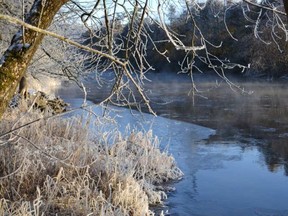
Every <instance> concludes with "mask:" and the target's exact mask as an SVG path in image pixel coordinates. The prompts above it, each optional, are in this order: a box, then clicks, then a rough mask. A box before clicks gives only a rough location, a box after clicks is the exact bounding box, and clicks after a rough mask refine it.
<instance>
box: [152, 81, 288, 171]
mask: <svg viewBox="0 0 288 216" xmlns="http://www.w3.org/2000/svg"><path fill="white" fill-rule="evenodd" d="M159 82H160V83H159ZM190 85H191V84H190V83H189V82H187V81H185V80H184V81H183V80H181V79H179V80H177V78H174V79H173V80H172V81H171V80H170V82H169V80H165V81H163V82H161V80H159V79H158V80H157V81H156V82H152V83H149V84H148V86H147V87H148V88H149V89H151V92H152V94H151V98H152V99H153V100H152V101H153V102H154V103H153V104H152V105H153V107H154V109H155V110H156V111H157V112H158V114H159V115H161V116H165V117H168V118H172V119H177V120H181V121H186V122H192V123H196V124H199V125H203V126H206V127H210V128H213V129H216V134H215V135H214V136H211V137H210V139H209V140H208V142H210V143H215V142H216V141H224V140H226V141H227V140H231V141H233V140H234V141H240V142H242V143H247V144H251V143H250V142H247V139H249V138H253V139H257V140H258V141H259V142H257V143H258V144H257V145H258V147H259V151H260V152H261V153H262V154H263V156H264V161H265V162H266V164H267V167H268V169H269V170H270V171H275V170H277V169H278V168H279V167H280V166H283V167H284V170H285V175H288V173H287V169H288V142H287V140H288V139H287V138H288V133H287V132H288V130H287V129H288V124H287V122H288V100H287V98H288V87H287V85H286V84H285V83H260V82H248V83H247V82H241V83H239V85H240V86H241V87H243V88H244V89H246V90H247V91H248V90H249V91H253V94H251V95H249V94H242V93H241V92H240V91H233V90H231V88H230V87H229V86H228V85H226V84H225V83H220V84H219V82H218V83H217V84H216V83H215V82H203V81H201V82H198V83H197V85H198V86H197V87H198V89H200V90H203V91H202V92H201V97H200V96H195V97H194V98H193V97H192V96H189V95H188V93H189V90H190ZM165 86H166V88H165ZM167 86H169V87H167ZM157 98H161V100H162V101H170V102H169V103H168V104H165V105H161V103H157ZM206 98H207V99H206ZM193 102H194V103H193Z"/></svg>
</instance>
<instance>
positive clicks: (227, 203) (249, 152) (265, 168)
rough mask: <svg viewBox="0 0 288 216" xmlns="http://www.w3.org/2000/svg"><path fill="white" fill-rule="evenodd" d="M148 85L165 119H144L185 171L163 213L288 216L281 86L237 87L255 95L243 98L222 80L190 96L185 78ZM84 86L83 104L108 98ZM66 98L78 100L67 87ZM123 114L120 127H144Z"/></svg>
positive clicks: (287, 120) (286, 110) (285, 101)
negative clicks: (86, 100)
mask: <svg viewBox="0 0 288 216" xmlns="http://www.w3.org/2000/svg"><path fill="white" fill-rule="evenodd" d="M151 79H152V80H153V82H151V83H147V84H146V86H147V90H148V89H149V91H148V94H149V96H150V100H151V102H152V106H153V108H154V110H155V111H156V112H157V113H158V115H159V116H162V117H165V118H156V119H157V120H154V118H153V117H152V116H150V115H145V119H148V120H147V121H148V123H147V124H149V122H150V123H151V122H154V126H153V130H154V134H156V135H158V136H159V138H160V139H161V140H162V142H163V143H170V151H171V152H172V154H173V155H174V156H175V158H176V160H177V162H178V164H179V166H180V168H181V169H182V170H183V171H184V173H185V177H184V179H183V180H182V181H180V182H178V183H176V184H175V187H176V191H174V192H172V193H171V194H170V196H169V198H168V200H167V201H166V205H167V207H165V208H164V210H166V209H167V210H168V212H169V214H170V215H175V216H176V215H195V216H198V215H199V216H200V215H201V216H206V215H207V216H230V215H232V216H233V215H236V216H237V215H239V216H240V215H255V216H258V215H263V216H266V215H267V216H268V215H269V216H270V215H273V216H274V215H277V216H278V215H279V216H280V215H287V216H288V176H287V175H288V130H287V128H288V87H287V85H286V83H265V82H261V83H260V82H247V81H246V82H243V81H241V83H239V85H240V86H241V87H242V88H243V87H244V89H245V90H246V91H253V94H247V93H242V92H241V91H239V90H235V89H234V90H233V89H231V88H230V87H229V86H227V85H226V84H224V83H221V81H218V82H217V83H216V82H215V81H214V80H213V79H212V81H211V80H210V81H205V80H199V81H198V82H197V88H198V89H199V92H198V93H197V94H198V96H194V97H193V96H192V95H191V94H190V95H189V91H190V89H191V83H190V82H189V80H188V79H187V77H184V76H177V77H176V76H169V77H167V76H166V75H165V76H163V74H162V75H154V76H152V77H151ZM90 84H91V83H90ZM106 87H107V86H106ZM88 88H90V93H89V96H88V98H89V99H90V100H92V101H95V102H97V101H99V100H100V99H101V98H102V97H103V95H105V94H106V93H107V91H104V90H103V89H102V90H101V89H100V90H99V89H98V90H97V91H96V88H95V87H94V84H93V85H92V84H91V85H88ZM60 93H61V94H63V92H60ZM64 94H65V92H64ZM69 94H70V95H74V96H76V97H79V95H78V93H77V92H74V93H72V91H71V89H70V90H69ZM128 113H129V112H128ZM128 113H126V114H125V117H124V118H122V121H123V122H122V124H127V123H129V122H130V123H131V122H133V124H135V122H138V123H137V124H139V122H141V123H143V119H142V120H139V119H135V116H134V117H132V116H130V117H129V115H128ZM152 119H153V120H152ZM169 119H174V121H173V120H169ZM175 120H177V121H175ZM119 122H120V123H121V119H120V120H119ZM155 122H156V123H155ZM191 123H194V124H197V125H202V126H205V127H208V128H212V129H214V130H215V132H213V133H212V132H211V130H209V129H207V128H201V127H197V126H195V125H193V124H191ZM203 134H204V135H203Z"/></svg>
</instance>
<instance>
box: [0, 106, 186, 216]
mask: <svg viewBox="0 0 288 216" xmlns="http://www.w3.org/2000/svg"><path fill="white" fill-rule="evenodd" d="M41 115H42V114H40V113H37V111H30V112H26V113H25V114H23V110H21V106H20V108H15V109H11V110H9V111H8V112H6V114H5V116H4V118H3V119H2V121H1V124H0V134H4V133H5V132H7V131H9V130H11V129H13V128H16V127H18V126H20V125H23V124H25V123H27V122H30V121H32V120H33V119H37V118H39V117H41ZM85 119H86V118H85ZM91 121H92V119H91V118H88V120H87V119H86V120H84V118H81V117H76V116H75V117H72V118H70V119H68V118H51V119H49V120H44V119H43V120H41V121H38V122H36V123H34V124H32V125H29V126H27V127H23V128H22V129H19V130H16V131H14V132H13V133H10V134H8V135H5V136H0V215H33V216H35V215H55V214H57V215H153V212H151V210H149V205H150V204H157V203H161V202H162V200H163V198H165V197H166V194H165V192H164V191H163V190H162V191H161V190H159V187H156V185H158V184H161V183H163V182H166V181H169V180H173V179H179V178H180V177H181V176H182V175H183V173H182V172H181V171H180V170H179V168H178V167H177V166H176V165H175V161H174V158H173V157H172V156H169V155H168V154H167V152H163V151H160V149H159V142H158V140H157V138H154V137H153V136H152V132H151V131H150V132H147V133H142V132H132V133H130V134H129V135H127V137H123V135H121V134H120V133H119V132H115V133H106V132H105V131H101V130H100V129H99V128H102V127H101V124H103V123H100V122H97V124H96V125H98V126H99V127H98V126H96V127H92V126H91V125H92V124H91ZM109 140H110V141H111V140H114V142H113V144H108V141H109ZM110 141H109V142H110Z"/></svg>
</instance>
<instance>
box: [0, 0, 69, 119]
mask: <svg viewBox="0 0 288 216" xmlns="http://www.w3.org/2000/svg"><path fill="white" fill-rule="evenodd" d="M68 1H69V0H46V1H45V0H35V1H34V4H33V6H32V8H31V10H30V12H29V13H28V14H27V16H26V19H25V22H26V23H29V24H31V25H34V26H37V27H39V28H41V29H47V28H48V27H49V26H50V24H51V22H52V20H53V18H54V16H55V15H56V13H57V12H58V11H59V9H60V8H61V6H62V5H64V4H65V3H66V2H68ZM43 37H44V35H43V34H40V33H38V32H35V31H33V30H30V29H25V30H24V37H23V28H21V29H20V30H19V31H18V33H16V34H15V35H14V37H13V39H12V41H11V45H10V47H9V48H8V49H7V50H6V52H5V53H4V55H3V57H2V58H1V60H0V120H1V117H2V115H3V113H4V112H5V110H6V108H7V106H8V104H9V102H10V100H11V99H12V97H13V95H14V93H15V91H16V88H17V86H18V84H19V82H20V80H21V78H22V77H23V76H24V74H25V72H26V69H27V67H28V65H29V62H30V61H31V59H32V58H33V55H34V54H35V52H36V50H37V48H38V46H39V45H40V43H41V41H42V39H43Z"/></svg>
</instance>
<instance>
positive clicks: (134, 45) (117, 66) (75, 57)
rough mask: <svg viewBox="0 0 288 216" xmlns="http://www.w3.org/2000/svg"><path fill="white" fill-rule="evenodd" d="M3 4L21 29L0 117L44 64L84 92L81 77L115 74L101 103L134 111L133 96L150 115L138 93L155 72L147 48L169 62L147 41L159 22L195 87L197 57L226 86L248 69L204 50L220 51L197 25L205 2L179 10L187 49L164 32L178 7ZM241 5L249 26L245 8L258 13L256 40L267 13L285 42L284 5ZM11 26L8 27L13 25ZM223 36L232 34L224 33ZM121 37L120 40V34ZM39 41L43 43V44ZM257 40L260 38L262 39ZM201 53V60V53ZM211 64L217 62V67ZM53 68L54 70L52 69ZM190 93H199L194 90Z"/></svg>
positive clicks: (1, 86)
mask: <svg viewBox="0 0 288 216" xmlns="http://www.w3.org/2000/svg"><path fill="white" fill-rule="evenodd" d="M1 1H2V4H1V5H2V6H1V14H0V19H1V20H2V21H4V22H6V23H7V22H9V23H14V24H17V25H18V26H19V25H20V26H21V27H20V29H19V30H18V32H17V33H16V34H15V35H14V36H13V38H12V40H11V43H10V45H9V47H7V50H6V51H5V52H4V53H3V56H2V58H1V61H0V101H1V104H0V116H2V114H3V112H4V111H5V109H6V107H7V105H8V103H9V101H10V100H11V98H12V96H13V94H14V92H15V90H16V88H17V85H18V83H19V82H20V80H21V78H22V77H23V76H24V74H25V73H26V70H27V68H28V67H30V69H31V71H32V73H34V74H37V73H39V71H43V72H45V73H47V71H48V72H49V73H50V74H51V70H50V69H47V67H43V61H44V62H45V61H46V65H48V66H49V65H50V66H51V65H52V66H51V68H54V69H53V71H52V74H53V73H54V75H65V76H66V77H69V78H70V79H74V80H75V81H77V82H78V84H79V86H82V88H83V90H85V88H84V86H83V85H82V84H81V81H80V82H79V79H78V77H79V75H83V73H85V71H88V72H89V71H97V74H103V73H105V72H107V71H113V72H114V75H115V79H114V85H113V87H112V89H111V94H110V95H109V96H108V97H107V98H106V99H105V100H104V101H103V102H115V103H117V104H118V105H136V106H137V104H138V103H137V102H139V99H136V95H135V93H136V92H137V94H139V96H140V98H141V99H140V100H141V101H142V103H144V104H145V105H146V106H147V107H148V109H149V111H150V112H152V113H154V112H153V110H152V109H151V107H150V103H149V98H148V97H147V95H146V94H145V91H144V88H143V81H144V80H145V73H146V72H147V71H149V70H151V69H153V65H150V64H149V62H148V60H147V52H146V51H147V43H148V42H150V43H152V44H153V46H154V49H155V50H157V51H158V52H159V54H160V55H163V56H165V57H166V58H167V59H168V60H169V57H168V56H167V53H166V52H165V51H164V52H160V51H159V50H158V49H157V43H156V42H155V41H153V40H152V39H151V34H153V32H152V31H151V29H149V23H151V22H154V23H156V24H157V25H158V26H159V28H161V29H162V30H163V31H164V32H165V34H166V36H167V39H168V40H169V41H170V43H172V44H173V45H174V46H175V48H176V49H177V50H182V51H184V52H185V53H186V55H185V58H184V59H183V62H182V64H181V68H182V72H184V73H189V74H191V79H192V82H193V71H195V70H198V69H199V68H197V67H196V66H195V64H194V63H195V57H197V58H198V59H200V60H201V61H202V62H203V63H205V64H207V65H208V66H209V67H210V68H211V69H213V70H214V71H215V72H216V73H217V74H218V75H219V76H220V77H222V78H223V79H224V80H225V81H226V82H227V83H228V84H229V85H231V86H234V87H236V88H239V86H236V85H235V84H233V83H232V82H230V81H229V79H227V77H226V76H225V73H224V69H225V68H226V69H227V68H228V69H229V68H234V67H242V68H245V66H241V65H238V64H231V63H227V62H225V61H223V60H221V59H219V58H218V57H217V56H214V55H212V54H211V53H210V52H209V49H208V47H209V46H214V47H221V43H220V44H216V45H214V44H212V43H211V42H210V41H209V40H207V39H206V38H205V35H203V34H202V31H201V26H200V25H199V23H197V21H196V19H195V16H197V13H198V12H199V11H201V10H203V9H204V8H205V6H206V4H205V3H204V4H203V3H198V1H184V0H183V1H179V6H178V7H179V8H181V7H182V9H183V8H186V10H187V20H191V21H192V25H191V31H192V32H191V34H192V35H193V37H192V40H191V41H189V43H187V42H186V41H184V40H183V39H182V38H183V37H182V36H181V35H178V34H177V33H175V32H174V31H173V30H172V29H170V28H169V26H168V25H167V23H168V19H167V15H166V13H168V11H169V10H168V8H169V7H170V6H171V4H178V3H175V2H174V1H173V2H172V1H162V0H158V1H157V2H156V1H149V0H111V1H107V0H95V1H90V2H87V1H81V0H77V1H76V0H70V1H69V0H34V1H33V2H32V3H33V4H31V2H30V1H28V0H22V1H20V0H19V1H17V0H14V1H5V0H1ZM244 2H245V4H244V3H243V12H244V16H246V17H247V19H249V20H250V19H251V18H250V17H249V16H248V15H247V13H246V12H247V11H249V10H250V7H249V6H251V5H254V6H258V7H259V8H260V12H258V17H256V19H254V20H253V21H254V23H255V36H256V37H259V31H257V30H258V26H259V22H260V21H261V16H262V15H263V14H264V13H265V14H266V13H267V14H268V13H272V18H271V19H269V23H270V26H271V28H272V34H273V36H275V37H277V31H275V29H276V28H278V29H281V30H282V31H284V32H285V33H286V38H287V29H286V24H285V22H284V21H283V15H285V12H284V11H285V10H284V6H285V9H286V11H287V3H286V2H285V1H283V3H284V4H285V5H284V4H281V3H282V2H278V3H277V4H274V3H273V4H272V3H271V4H266V5H265V4H257V3H255V2H252V1H249V0H244ZM13 7H16V8H17V10H14V8H13ZM12 8H13V9H12ZM29 9H30V10H29ZM28 10H29V11H28ZM227 10H228V9H227ZM14 11H17V13H15V12H14ZM14 13H15V14H14ZM121 22H122V23H123V24H125V26H126V27H127V29H124V30H123V29H121V25H119V23H121ZM8 26H9V28H10V25H8ZM227 30H228V31H229V29H228V28H227ZM120 31H122V34H120V33H119V32H120ZM125 31H126V32H125ZM1 32H3V31H1ZM75 32H76V33H75ZM84 32H85V33H86V34H87V32H88V36H87V38H86V39H85V41H83V37H80V36H81V35H82V34H84ZM123 32H124V33H123ZM2 34H3V33H1V36H2V37H3V35H2ZM44 36H47V37H45V40H44V41H43V38H44ZM196 39H197V40H196ZM259 39H261V38H260V37H259ZM7 40H9V38H8V39H6V41H7ZM47 44H49V45H47ZM50 44H52V45H53V46H51V45H50ZM199 51H201V53H202V55H200V54H199V53H200V52H199ZM203 51H204V56H203ZM36 52H37V54H36V55H35V53H36ZM33 57H34V58H33ZM211 59H214V60H216V61H217V62H218V63H217V64H215V63H214V62H213V61H211ZM41 61H42V62H41ZM92 63H93V64H92ZM55 66H57V68H58V70H55ZM33 71H34V72H33ZM194 90H195V91H197V89H196V86H194V84H193V91H194ZM115 98H116V100H115Z"/></svg>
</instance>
